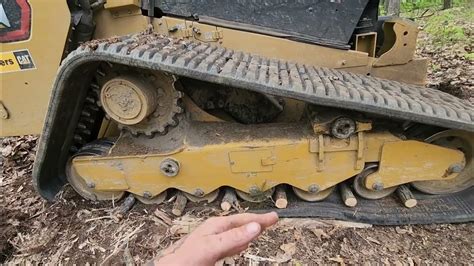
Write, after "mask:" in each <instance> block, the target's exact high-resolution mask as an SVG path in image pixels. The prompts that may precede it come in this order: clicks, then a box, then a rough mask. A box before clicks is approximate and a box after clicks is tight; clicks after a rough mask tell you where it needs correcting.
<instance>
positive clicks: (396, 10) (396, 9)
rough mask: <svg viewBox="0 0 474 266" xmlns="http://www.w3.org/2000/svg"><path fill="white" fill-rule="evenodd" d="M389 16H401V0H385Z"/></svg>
mask: <svg viewBox="0 0 474 266" xmlns="http://www.w3.org/2000/svg"><path fill="white" fill-rule="evenodd" d="M385 3H386V7H387V15H388V16H397V17H398V16H400V0H385Z"/></svg>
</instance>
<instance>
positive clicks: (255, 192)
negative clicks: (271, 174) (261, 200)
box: [249, 186, 261, 196]
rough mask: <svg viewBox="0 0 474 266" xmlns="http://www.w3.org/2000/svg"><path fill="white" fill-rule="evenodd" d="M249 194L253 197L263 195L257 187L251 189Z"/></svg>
mask: <svg viewBox="0 0 474 266" xmlns="http://www.w3.org/2000/svg"><path fill="white" fill-rule="evenodd" d="M249 193H250V195H251V196H255V195H258V194H260V193H261V191H260V189H259V188H258V187H257V186H252V187H251V188H250V189H249Z"/></svg>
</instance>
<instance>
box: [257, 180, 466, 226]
mask: <svg viewBox="0 0 474 266" xmlns="http://www.w3.org/2000/svg"><path fill="white" fill-rule="evenodd" d="M412 192H413V195H414V196H415V198H416V199H417V201H418V205H417V206H416V207H414V208H412V209H408V208H406V207H405V206H403V204H402V203H401V202H400V200H399V199H398V198H397V197H396V195H391V196H388V197H385V198H383V199H378V200H367V199H363V198H361V197H358V198H357V201H358V204H357V206H356V207H354V208H349V207H346V206H345V205H344V203H343V202H342V200H341V197H340V195H339V191H337V190H335V191H334V192H333V193H332V194H331V195H330V196H329V197H328V198H327V199H325V200H324V201H321V202H304V201H301V200H298V199H296V198H294V197H291V198H290V197H289V198H288V200H289V203H288V207H287V208H286V209H281V210H279V209H275V208H274V207H273V206H269V207H268V208H265V207H263V208H260V209H258V210H254V209H252V208H250V211H251V212H267V211H276V212H278V214H279V216H281V217H319V218H332V219H338V220H346V221H356V222H363V223H370V224H378V225H403V224H432V223H464V222H472V221H474V187H471V188H469V189H466V190H464V191H461V192H459V193H455V194H450V195H427V194H423V193H420V192H417V191H415V190H412Z"/></svg>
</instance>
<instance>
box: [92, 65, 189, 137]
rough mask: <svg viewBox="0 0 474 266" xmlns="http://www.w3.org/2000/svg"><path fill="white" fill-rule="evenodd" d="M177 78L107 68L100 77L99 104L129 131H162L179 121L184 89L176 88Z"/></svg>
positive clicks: (139, 132)
mask: <svg viewBox="0 0 474 266" xmlns="http://www.w3.org/2000/svg"><path fill="white" fill-rule="evenodd" d="M176 82H178V81H177V80H175V78H174V77H173V76H172V75H168V74H166V73H164V72H149V71H144V72H142V73H138V72H129V71H126V70H124V69H121V68H118V70H117V69H114V67H112V69H109V70H108V71H107V74H106V75H105V76H104V78H103V82H101V83H102V88H101V91H100V103H99V105H101V106H102V108H103V109H104V110H105V112H106V114H107V115H108V116H109V117H110V118H111V119H113V120H114V121H116V122H117V123H118V127H119V128H120V129H123V130H126V131H128V132H130V133H131V134H132V135H135V136H137V135H140V134H143V135H146V136H149V137H152V136H153V135H154V134H157V133H158V134H165V133H166V132H167V130H168V128H169V127H174V126H176V125H177V124H178V119H177V115H178V114H180V113H183V108H182V107H181V106H180V99H181V98H182V97H183V93H182V92H181V91H178V90H176V89H175V83H176Z"/></svg>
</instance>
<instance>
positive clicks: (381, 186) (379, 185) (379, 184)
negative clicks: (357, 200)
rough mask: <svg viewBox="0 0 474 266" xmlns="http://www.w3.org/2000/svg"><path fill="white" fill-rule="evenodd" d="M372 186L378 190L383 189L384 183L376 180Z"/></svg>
mask: <svg viewBox="0 0 474 266" xmlns="http://www.w3.org/2000/svg"><path fill="white" fill-rule="evenodd" d="M372 188H373V189H374V190H376V191H380V190H383V183H381V182H375V183H374V184H373V185H372Z"/></svg>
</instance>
